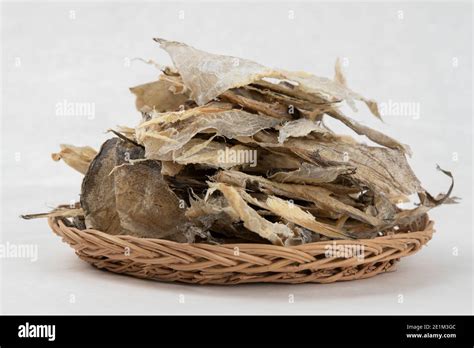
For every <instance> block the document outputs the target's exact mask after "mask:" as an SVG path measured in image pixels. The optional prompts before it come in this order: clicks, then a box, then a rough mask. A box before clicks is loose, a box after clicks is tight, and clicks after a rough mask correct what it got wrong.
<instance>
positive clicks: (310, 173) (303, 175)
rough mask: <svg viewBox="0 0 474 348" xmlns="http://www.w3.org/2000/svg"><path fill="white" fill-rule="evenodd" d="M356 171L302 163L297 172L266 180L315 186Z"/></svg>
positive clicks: (349, 167)
mask: <svg viewBox="0 0 474 348" xmlns="http://www.w3.org/2000/svg"><path fill="white" fill-rule="evenodd" d="M355 171H356V168H355V167H351V166H331V167H320V166H316V165H313V164H310V163H307V162H305V163H303V164H302V165H301V167H300V168H299V169H297V170H294V171H291V172H276V173H275V174H273V175H271V176H269V177H268V178H269V179H271V180H272V181H276V182H280V183H293V184H309V185H317V184H322V183H330V182H333V181H335V180H336V179H337V178H338V177H339V176H340V175H351V174H354V173H355Z"/></svg>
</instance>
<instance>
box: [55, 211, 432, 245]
mask: <svg viewBox="0 0 474 348" xmlns="http://www.w3.org/2000/svg"><path fill="white" fill-rule="evenodd" d="M48 223H49V225H50V227H52V226H51V225H52V224H58V223H59V224H62V225H64V227H66V228H68V229H70V230H73V231H75V232H76V233H78V234H82V233H89V234H97V235H101V236H103V237H106V238H108V239H110V238H118V239H124V240H133V239H138V240H146V241H150V242H156V241H159V242H160V243H166V244H169V245H176V246H183V245H186V246H202V245H206V246H217V247H241V246H265V247H270V248H272V247H273V248H275V249H283V250H285V249H300V248H305V246H307V245H327V244H333V243H336V244H347V243H349V244H365V243H368V244H371V242H373V241H382V240H394V239H409V238H410V237H413V236H416V235H417V234H420V233H426V232H427V231H432V232H434V221H433V220H429V221H428V222H427V223H426V226H425V228H424V229H422V230H418V231H410V232H400V233H394V234H390V235H384V236H377V237H374V238H361V239H331V240H324V241H318V242H311V243H305V244H300V245H288V246H280V245H273V244H266V243H223V244H212V243H203V242H198V243H188V242H183V243H182V242H176V241H172V240H167V239H162V238H149V237H137V236H132V235H128V234H109V233H105V232H102V231H100V230H96V229H93V228H86V229H83V230H81V229H78V228H76V227H70V226H66V225H65V224H64V222H62V219H61V217H49V218H48Z"/></svg>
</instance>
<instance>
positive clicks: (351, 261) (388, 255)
mask: <svg viewBox="0 0 474 348" xmlns="http://www.w3.org/2000/svg"><path fill="white" fill-rule="evenodd" d="M48 222H49V225H50V227H51V228H52V230H53V231H54V232H55V233H56V234H57V235H58V236H60V237H62V239H63V241H65V242H66V243H68V244H69V245H70V246H71V247H72V248H74V250H75V251H76V254H77V255H78V256H79V257H80V258H81V259H83V260H85V261H87V262H88V263H90V264H92V265H94V266H95V267H97V268H101V269H106V270H109V271H112V272H115V273H122V274H127V275H131V276H134V277H138V278H147V279H153V280H160V281H168V282H171V281H178V282H184V283H197V284H239V283H259V282H262V283H264V282H265V283H267V282H273V283H332V282H336V281H343V280H354V279H363V278H369V277H373V276H375V275H377V274H380V273H383V272H387V271H391V270H394V266H395V264H396V263H397V262H398V261H399V260H400V258H401V257H405V256H409V255H412V254H414V253H416V252H417V251H418V250H419V249H420V248H421V247H422V246H423V245H424V244H426V243H427V242H428V241H429V240H430V239H431V237H432V234H433V222H432V221H429V218H428V216H427V215H425V216H424V218H423V219H421V221H418V222H417V223H416V226H411V228H410V230H411V231H417V232H402V231H400V232H399V233H396V234H392V235H388V236H383V237H377V238H374V239H360V240H355V241H354V240H338V241H325V242H316V243H309V244H304V245H299V246H292V247H280V246H275V245H267V244H250V243H249V244H224V245H210V244H204V243H198V244H183V243H176V242H172V241H168V240H163V239H148V238H138V237H132V236H124V235H120V236H117V235H109V234H106V233H103V232H100V231H96V230H91V229H87V230H79V229H77V228H74V227H68V226H67V224H65V222H64V221H63V220H62V219H60V218H49V221H48ZM335 246H348V247H350V248H352V250H356V249H353V248H354V246H356V248H359V249H357V250H358V251H359V253H358V254H357V256H353V257H349V258H348V257H347V255H344V257H341V256H340V254H339V255H338V254H337V253H336V254H335V255H334V254H333V255H334V256H332V255H330V257H328V254H327V252H328V250H341V249H340V248H341V247H338V248H335ZM331 248H332V249H331ZM361 250H362V254H361V253H360V251H361Z"/></svg>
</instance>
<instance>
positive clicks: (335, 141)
mask: <svg viewBox="0 0 474 348" xmlns="http://www.w3.org/2000/svg"><path fill="white" fill-rule="evenodd" d="M155 40H156V41H157V42H159V43H160V46H161V48H163V49H164V50H165V51H166V52H167V53H168V54H169V55H170V57H171V59H172V61H173V64H174V67H164V66H161V65H159V64H156V63H154V62H153V61H151V60H150V61H148V63H150V64H153V65H155V66H157V67H158V68H159V69H160V70H161V75H160V76H159V78H158V80H156V81H153V82H150V83H146V84H143V85H139V86H136V87H133V88H131V89H130V90H131V92H132V93H133V94H134V95H135V96H136V107H137V109H138V111H140V114H141V120H140V122H138V125H137V126H136V127H134V128H132V127H126V126H122V127H117V128H116V130H110V132H111V133H113V134H114V135H115V137H114V138H113V139H110V140H107V141H106V142H105V143H104V144H103V145H102V147H101V149H100V151H99V152H98V153H96V152H95V151H94V150H93V149H92V148H90V147H75V146H72V145H61V151H60V152H59V153H57V154H53V159H54V160H56V161H58V160H60V159H63V160H64V161H65V162H66V163H67V164H68V165H70V166H71V167H73V168H74V169H76V170H78V171H80V172H82V173H84V174H85V177H84V180H83V183H82V188H81V200H80V204H77V205H75V206H74V207H59V208H57V209H55V210H53V211H52V212H50V213H42V214H30V215H25V216H24V218H36V217H57V218H61V219H63V220H64V221H65V223H66V224H67V225H68V226H75V227H76V228H81V229H85V228H93V229H98V230H101V231H104V232H106V233H110V234H128V235H133V236H138V237H145V238H164V239H168V240H174V241H178V242H185V243H193V242H205V243H213V244H220V243H272V244H274V245H279V246H291V245H300V244H304V243H311V242H314V241H320V240H331V239H354V238H374V237H376V236H377V235H384V234H385V235H386V234H391V233H404V232H408V231H412V230H416V229H418V228H422V227H424V225H425V223H426V222H427V219H428V217H427V212H428V211H429V210H430V209H432V208H434V207H437V206H439V205H441V204H447V203H456V202H457V197H453V196H451V194H452V191H453V186H454V179H453V176H452V174H451V172H449V171H445V170H442V169H440V168H438V169H439V170H441V171H442V172H443V173H444V174H446V175H447V176H449V177H450V178H451V180H452V182H451V186H450V188H449V189H448V191H447V193H445V194H439V195H437V196H432V195H431V194H430V193H428V192H427V191H426V190H425V189H424V188H423V187H422V185H421V183H420V181H419V180H418V178H417V177H416V175H415V174H414V173H413V171H412V169H411V167H410V165H409V163H408V161H407V158H406V156H407V155H408V156H409V155H410V154H411V150H410V148H409V146H408V145H405V144H403V143H401V142H399V141H398V140H396V139H394V138H393V137H391V136H388V135H386V134H383V133H382V132H380V131H378V130H376V129H373V128H370V127H368V126H365V125H364V124H363V123H361V122H359V121H358V120H355V119H353V118H352V117H349V116H347V115H345V114H344V113H343V112H342V111H341V108H340V106H341V104H342V103H343V102H345V103H347V104H348V105H349V106H350V107H351V108H352V109H353V110H356V102H361V103H364V104H366V106H367V107H368V109H369V111H370V112H371V113H372V114H373V115H374V116H375V117H377V118H379V119H380V120H381V116H380V113H379V110H378V106H377V103H376V102H375V101H374V100H371V99H368V98H365V97H363V96H362V95H360V94H358V93H356V92H354V91H352V90H351V89H350V88H349V87H348V84H347V78H346V77H345V76H344V73H343V71H342V64H341V61H340V60H339V59H338V60H337V61H336V66H335V75H334V77H333V78H332V79H331V78H325V77H319V76H315V75H313V74H309V73H306V72H293V71H286V70H282V69H272V68H268V67H266V66H263V65H261V64H258V63H256V62H253V61H250V60H247V59H241V58H236V57H231V56H225V55H218V54H212V53H208V52H205V51H201V50H198V49H196V48H193V47H191V46H188V45H186V44H184V43H180V42H173V41H167V40H164V39H155ZM328 117H330V118H332V119H335V120H337V121H339V122H341V123H342V124H343V125H345V126H346V127H348V128H349V129H350V130H352V131H353V132H355V133H356V134H358V135H360V136H365V137H366V138H367V139H368V140H370V141H371V142H372V143H374V144H372V145H366V144H364V143H361V142H359V141H357V140H356V139H354V138H353V137H352V136H350V135H342V134H337V133H336V132H335V131H334V130H333V129H332V127H330V126H329V125H328V123H327V122H326V121H327V118H328ZM416 195H417V196H418V198H419V202H416V203H415V204H416V206H415V207H414V208H412V209H405V208H402V207H401V205H400V204H399V203H401V202H407V201H409V200H410V197H414V196H416Z"/></svg>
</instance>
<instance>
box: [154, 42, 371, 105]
mask: <svg viewBox="0 0 474 348" xmlns="http://www.w3.org/2000/svg"><path fill="white" fill-rule="evenodd" d="M154 40H155V41H156V42H158V43H159V44H160V47H161V48H162V49H164V50H165V51H166V52H167V53H168V54H169V55H170V57H171V60H172V61H173V64H174V65H175V67H176V69H177V70H178V72H179V74H180V75H181V77H182V79H183V82H184V84H185V86H186V87H187V88H188V89H189V90H191V98H192V99H193V100H195V101H196V103H197V104H198V105H204V104H206V103H207V102H209V101H210V100H212V99H214V98H217V97H218V96H219V95H221V94H222V93H224V92H225V91H227V90H229V89H232V88H236V87H242V86H246V85H249V84H251V83H254V82H256V81H259V80H262V79H263V78H276V79H280V80H287V81H292V82H296V84H297V89H299V90H301V91H302V92H304V93H307V94H312V95H315V96H317V97H322V98H323V99H328V98H329V99H336V100H346V102H347V103H348V104H349V106H350V107H351V108H352V109H353V110H357V109H356V107H355V103H354V100H361V101H363V102H366V101H367V100H366V99H365V98H363V97H362V96H360V95H359V94H357V93H355V92H353V91H352V90H350V89H349V88H347V87H346V86H345V85H343V84H341V83H339V82H338V81H333V80H331V79H329V78H325V77H319V76H315V75H312V74H308V73H305V72H289V71H284V70H276V69H271V68H267V67H265V66H263V65H261V64H259V63H256V62H253V61H251V60H247V59H242V58H237V57H232V56H225V55H219V54H213V53H208V52H205V51H201V50H198V49H196V48H194V47H191V46H188V45H186V44H184V43H181V42H176V41H167V40H165V39H161V38H156V39H154ZM368 105H369V108H370V110H371V111H372V112H374V111H375V110H376V108H374V107H373V101H370V103H369V104H368ZM370 106H372V107H370Z"/></svg>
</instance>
